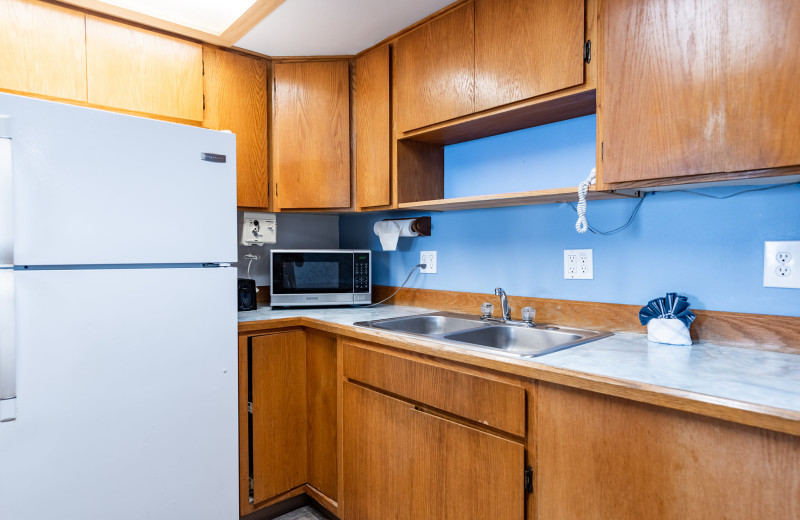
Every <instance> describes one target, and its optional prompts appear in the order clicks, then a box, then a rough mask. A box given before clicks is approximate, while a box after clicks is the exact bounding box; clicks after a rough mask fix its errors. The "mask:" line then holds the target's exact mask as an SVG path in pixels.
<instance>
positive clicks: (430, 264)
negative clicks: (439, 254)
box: [419, 251, 436, 274]
mask: <svg viewBox="0 0 800 520" xmlns="http://www.w3.org/2000/svg"><path fill="white" fill-rule="evenodd" d="M419 263H421V264H426V267H421V268H420V270H419V272H420V273H426V274H435V273H436V251H420V252H419Z"/></svg>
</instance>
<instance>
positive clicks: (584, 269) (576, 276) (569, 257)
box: [564, 249, 594, 280]
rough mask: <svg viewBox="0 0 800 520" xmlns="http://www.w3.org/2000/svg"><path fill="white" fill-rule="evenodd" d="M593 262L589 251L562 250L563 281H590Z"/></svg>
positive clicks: (592, 277) (592, 274) (592, 273)
mask: <svg viewBox="0 0 800 520" xmlns="http://www.w3.org/2000/svg"><path fill="white" fill-rule="evenodd" d="M593 264H594V262H593V260H592V250H591V249H565V250H564V279H565V280H592V279H594V265H593Z"/></svg>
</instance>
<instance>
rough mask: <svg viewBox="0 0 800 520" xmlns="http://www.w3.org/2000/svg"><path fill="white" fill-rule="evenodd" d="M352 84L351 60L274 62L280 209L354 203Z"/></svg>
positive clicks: (277, 202)
mask: <svg viewBox="0 0 800 520" xmlns="http://www.w3.org/2000/svg"><path fill="white" fill-rule="evenodd" d="M349 85H350V72H349V65H348V62H347V61H346V60H336V61H311V62H295V63H276V64H275V65H274V66H273V89H274V94H273V95H274V97H273V138H272V141H273V172H274V177H275V205H276V206H277V207H276V209H286V208H289V209H322V208H345V207H349V206H350V88H349Z"/></svg>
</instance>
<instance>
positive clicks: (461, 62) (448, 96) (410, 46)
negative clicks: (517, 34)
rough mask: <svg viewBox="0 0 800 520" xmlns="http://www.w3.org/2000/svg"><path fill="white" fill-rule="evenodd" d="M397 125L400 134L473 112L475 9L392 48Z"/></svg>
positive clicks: (425, 27)
mask: <svg viewBox="0 0 800 520" xmlns="http://www.w3.org/2000/svg"><path fill="white" fill-rule="evenodd" d="M393 65H394V73H393V81H394V89H393V91H394V94H395V97H396V104H395V113H394V114H395V125H396V129H397V130H398V131H400V132H405V131H408V130H413V129H415V128H420V127H423V126H427V125H431V124H434V123H439V122H442V121H446V120H448V119H453V118H455V117H458V116H463V115H465V114H470V113H472V112H473V111H474V97H475V59H474V6H473V4H472V3H467V4H464V5H463V6H460V7H458V8H456V9H454V10H452V11H450V12H448V13H446V14H444V15H443V16H441V17H439V18H436V19H434V20H433V21H431V22H429V23H427V24H425V25H422V26H420V27H419V28H417V29H415V30H414V31H412V32H410V33H408V34H405V35H404V36H402V37H401V38H399V39H398V40H397V42H396V43H395V46H394V64H393Z"/></svg>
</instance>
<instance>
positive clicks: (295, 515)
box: [273, 506, 328, 520]
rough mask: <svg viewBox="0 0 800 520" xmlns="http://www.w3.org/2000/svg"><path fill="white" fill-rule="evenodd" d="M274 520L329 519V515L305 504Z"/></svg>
mask: <svg viewBox="0 0 800 520" xmlns="http://www.w3.org/2000/svg"><path fill="white" fill-rule="evenodd" d="M273 520H328V517H327V516H325V515H323V514H322V513H321V512H320V511H319V509H317V508H316V507H313V506H305V507H301V508H300V509H295V510H294V511H289V512H288V513H286V514H285V515H281V516H279V517H277V518H275V519H273Z"/></svg>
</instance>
